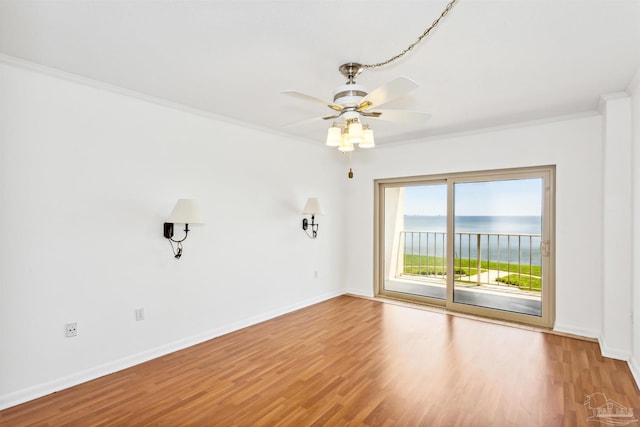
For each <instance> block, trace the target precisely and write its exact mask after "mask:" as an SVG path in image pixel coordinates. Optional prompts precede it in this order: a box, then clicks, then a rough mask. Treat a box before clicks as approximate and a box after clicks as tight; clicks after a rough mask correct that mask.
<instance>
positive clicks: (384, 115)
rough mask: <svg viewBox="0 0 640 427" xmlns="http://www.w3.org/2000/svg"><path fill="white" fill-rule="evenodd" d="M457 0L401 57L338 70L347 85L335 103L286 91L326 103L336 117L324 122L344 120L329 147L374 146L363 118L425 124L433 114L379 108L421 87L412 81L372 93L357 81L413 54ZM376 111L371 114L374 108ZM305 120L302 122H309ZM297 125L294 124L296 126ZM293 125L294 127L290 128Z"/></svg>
mask: <svg viewBox="0 0 640 427" xmlns="http://www.w3.org/2000/svg"><path fill="white" fill-rule="evenodd" d="M456 1H457V0H451V1H450V2H449V3H448V4H447V6H446V7H445V9H444V10H443V11H442V13H441V14H440V16H439V17H438V18H437V19H436V20H435V21H433V23H432V24H431V26H430V27H428V28H427V29H426V30H425V31H424V32H423V33H422V34H421V35H420V36H419V37H418V39H417V40H416V41H415V42H413V43H412V44H410V45H409V46H408V47H407V48H406V49H404V50H403V51H402V52H400V53H399V54H397V55H395V56H393V57H391V58H389V59H387V60H386V61H383V62H378V63H375V64H365V65H363V64H359V63H357V62H347V63H346V64H342V65H341V66H340V67H339V68H338V70H339V71H340V73H341V74H342V75H343V76H344V77H346V78H347V82H346V83H345V84H343V85H341V86H338V88H336V90H335V91H334V92H333V102H325V101H323V100H321V99H318V98H315V97H313V96H310V95H305V94H303V93H300V92H297V91H295V90H288V91H284V92H283V93H284V94H286V95H291V96H295V97H297V98H300V99H304V100H307V101H311V102H314V103H317V104H324V105H326V106H328V107H329V108H330V109H331V110H333V114H331V115H329V116H325V117H322V119H323V120H335V119H340V118H342V119H343V120H344V123H339V122H335V121H334V122H333V125H332V126H331V127H330V128H329V129H328V131H327V139H326V145H327V146H329V147H337V148H338V150H340V151H342V152H343V153H351V152H352V151H354V147H355V145H358V147H359V148H373V147H375V140H374V136H373V130H372V129H371V128H370V127H369V125H368V124H365V123H362V122H361V118H362V117H366V118H367V119H379V120H389V121H395V122H404V123H409V122H418V123H424V122H426V121H427V120H428V119H429V118H430V117H431V115H430V114H427V113H422V112H415V111H403V110H381V109H379V108H378V107H379V106H381V105H383V104H385V103H387V102H389V101H391V100H393V99H396V98H398V97H401V96H404V95H406V94H407V93H409V92H410V91H412V90H414V89H416V88H417V87H418V85H417V84H416V83H415V82H414V81H413V80H411V79H409V78H407V77H404V76H400V77H397V78H395V79H394V80H391V81H390V82H389V83H387V84H385V85H383V86H380V87H378V88H377V89H375V90H373V91H372V92H370V93H369V92H368V91H367V88H365V87H364V86H362V85H359V84H357V83H356V81H355V78H356V77H357V76H358V75H359V74H360V73H361V72H362V70H364V69H365V68H379V67H382V66H384V65H387V64H389V63H391V62H393V61H395V60H397V59H399V58H401V57H403V56H404V55H405V54H406V53H407V52H409V51H411V50H412V49H413V48H414V47H415V46H416V45H417V44H418V43H420V42H421V41H422V40H423V39H424V38H425V37H427V36H428V35H429V33H430V32H431V30H433V29H434V28H435V27H436V25H438V22H440V20H441V19H442V18H444V16H445V15H447V13H449V11H450V10H451V8H452V7H453V5H454V4H455V2H456ZM374 107H375V108H376V110H377V111H370V109H371V108H374ZM307 122H308V120H305V121H303V122H301V123H307ZM293 125H295V124H293ZM289 126H292V125H289ZM348 176H349V178H353V171H352V169H351V168H349V174H348Z"/></svg>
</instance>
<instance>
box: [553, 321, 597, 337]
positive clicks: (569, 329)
mask: <svg viewBox="0 0 640 427" xmlns="http://www.w3.org/2000/svg"><path fill="white" fill-rule="evenodd" d="M553 331H554V332H558V333H560V334H564V335H574V336H576V337H581V338H590V339H592V340H598V341H599V339H600V331H594V330H591V329H585V328H578V327H575V326H571V325H563V324H561V323H556V324H555V325H554V326H553Z"/></svg>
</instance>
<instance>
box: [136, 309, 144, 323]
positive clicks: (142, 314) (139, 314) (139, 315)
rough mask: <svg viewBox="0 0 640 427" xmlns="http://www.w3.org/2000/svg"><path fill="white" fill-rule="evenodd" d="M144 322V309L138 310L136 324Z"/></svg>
mask: <svg viewBox="0 0 640 427" xmlns="http://www.w3.org/2000/svg"><path fill="white" fill-rule="evenodd" d="M141 320H144V308H137V309H136V322H139V321H141Z"/></svg>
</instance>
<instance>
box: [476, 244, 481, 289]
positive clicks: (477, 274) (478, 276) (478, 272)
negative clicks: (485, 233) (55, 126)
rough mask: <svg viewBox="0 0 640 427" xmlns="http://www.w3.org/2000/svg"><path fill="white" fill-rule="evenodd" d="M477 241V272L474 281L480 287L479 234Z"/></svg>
mask: <svg viewBox="0 0 640 427" xmlns="http://www.w3.org/2000/svg"><path fill="white" fill-rule="evenodd" d="M477 236H478V239H477V245H476V250H477V251H478V252H477V254H476V255H477V256H476V258H477V259H478V270H477V271H476V277H477V279H476V281H477V282H478V286H480V264H481V263H482V256H481V255H480V236H481V235H480V233H478V234H477Z"/></svg>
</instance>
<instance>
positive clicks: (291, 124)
mask: <svg viewBox="0 0 640 427" xmlns="http://www.w3.org/2000/svg"><path fill="white" fill-rule="evenodd" d="M322 120H325V118H324V117H314V118H312V119H305V120H299V121H297V122H293V123H289V124H286V125H282V126H280V129H290V128H294V127H298V126H304V125H307V124H310V123H316V122H321V121H322Z"/></svg>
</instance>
